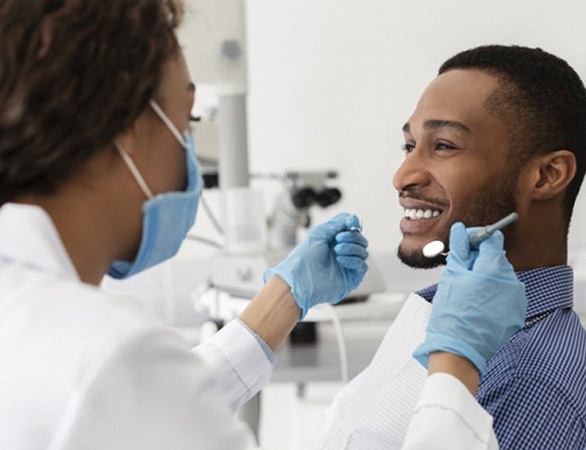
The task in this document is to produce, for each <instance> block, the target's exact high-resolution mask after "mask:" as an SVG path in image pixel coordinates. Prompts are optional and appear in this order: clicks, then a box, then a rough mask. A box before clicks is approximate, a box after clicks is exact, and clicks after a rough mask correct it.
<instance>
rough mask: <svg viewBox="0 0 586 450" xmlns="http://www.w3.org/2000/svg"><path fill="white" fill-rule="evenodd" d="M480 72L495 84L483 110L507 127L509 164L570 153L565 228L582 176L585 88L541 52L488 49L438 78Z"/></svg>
mask: <svg viewBox="0 0 586 450" xmlns="http://www.w3.org/2000/svg"><path fill="white" fill-rule="evenodd" d="M454 69H478V70H482V71H486V72H488V73H490V74H493V75H494V76H496V77H497V79H499V87H498V88H497V89H496V90H495V91H494V92H493V93H492V94H491V95H490V96H489V98H488V99H487V100H486V104H485V106H486V108H487V110H488V111H490V112H491V113H492V114H494V115H495V116H496V117H499V118H501V119H502V120H504V121H505V123H507V124H511V126H510V134H511V149H510V150H511V152H510V162H511V164H512V165H513V167H517V168H519V167H520V166H521V165H522V164H524V163H525V162H527V160H528V159H529V158H531V157H532V156H535V155H539V154H545V153H549V152H552V151H555V150H562V149H565V150H570V151H571V152H572V153H573V154H574V155H575V157H576V161H577V169H578V170H577V172H576V176H575V177H574V179H573V180H572V181H571V183H570V185H569V186H568V189H567V191H566V195H565V204H564V218H565V220H566V223H567V225H568V226H569V223H570V218H571V216H572V210H573V208H574V203H575V201H576V197H577V195H578V191H579V190H580V185H581V184H582V180H583V178H584V173H585V171H586V89H585V88H584V84H583V83H582V81H581V80H580V77H579V76H578V74H577V73H576V72H575V71H574V69H572V68H571V67H570V66H569V65H568V63H567V62H566V61H564V60H563V59H560V58H558V57H557V56H554V55H552V54H550V53H547V52H545V51H543V50H542V49H540V48H527V47H520V46H504V45H487V46H481V47H477V48H473V49H471V50H466V51H464V52H461V53H458V54H457V55H455V56H453V57H452V58H450V59H448V60H447V61H446V62H444V63H443V64H442V66H441V67H440V69H439V74H442V73H444V72H447V71H449V70H454Z"/></svg>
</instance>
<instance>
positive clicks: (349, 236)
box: [336, 231, 368, 248]
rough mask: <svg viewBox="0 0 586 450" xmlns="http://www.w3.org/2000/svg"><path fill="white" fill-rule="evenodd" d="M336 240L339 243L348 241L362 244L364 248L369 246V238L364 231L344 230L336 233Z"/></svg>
mask: <svg viewBox="0 0 586 450" xmlns="http://www.w3.org/2000/svg"><path fill="white" fill-rule="evenodd" d="M336 242H337V243H338V244H341V243H344V242H347V243H353V244H358V245H362V246H363V247H364V248H366V247H368V239H366V238H365V237H364V235H363V234H362V233H358V232H356V231H342V232H341V233H338V234H336Z"/></svg>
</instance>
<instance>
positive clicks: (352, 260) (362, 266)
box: [336, 256, 368, 275]
mask: <svg viewBox="0 0 586 450" xmlns="http://www.w3.org/2000/svg"><path fill="white" fill-rule="evenodd" d="M336 261H338V263H339V264H340V265H341V266H342V267H344V268H345V269H350V270H353V271H355V272H356V273H358V274H359V275H362V274H365V273H366V272H367V271H368V264H366V262H365V261H364V259H363V258H360V257H357V256H336Z"/></svg>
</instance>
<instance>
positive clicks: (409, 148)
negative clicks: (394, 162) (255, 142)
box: [401, 144, 415, 153]
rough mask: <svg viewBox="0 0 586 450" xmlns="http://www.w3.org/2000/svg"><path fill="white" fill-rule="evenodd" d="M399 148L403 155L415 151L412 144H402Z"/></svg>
mask: <svg viewBox="0 0 586 450" xmlns="http://www.w3.org/2000/svg"><path fill="white" fill-rule="evenodd" d="M401 148H402V149H403V151H404V152H405V153H411V152H412V151H413V150H415V146H414V145H413V144H403V145H401Z"/></svg>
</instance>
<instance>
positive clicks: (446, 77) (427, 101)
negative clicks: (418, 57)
mask: <svg viewBox="0 0 586 450" xmlns="http://www.w3.org/2000/svg"><path fill="white" fill-rule="evenodd" d="M497 87H498V80H497V78H496V77H494V76H493V75H490V74H488V73H486V72H483V71H480V70H451V71H448V72H445V73H443V74H441V75H439V76H437V77H436V78H435V79H434V80H433V81H432V82H431V83H430V84H429V85H428V86H427V88H426V89H425V90H424V91H423V93H422V95H421V97H420V98H419V101H418V102H417V106H416V108H415V110H414V112H413V114H412V115H411V117H410V118H409V120H408V122H407V123H406V124H405V127H403V130H404V131H408V130H409V129H410V128H411V126H413V124H414V123H415V122H417V124H418V125H419V126H422V127H424V128H426V129H434V128H438V127H440V126H448V127H450V128H452V129H454V130H457V131H462V132H467V131H469V130H470V128H472V124H473V123H474V122H476V121H478V120H484V119H485V118H486V115H487V114H488V110H487V109H486V106H485V104H486V100H487V99H488V97H489V96H490V95H491V94H492V93H493V92H494V90H495V89H496V88H497Z"/></svg>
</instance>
